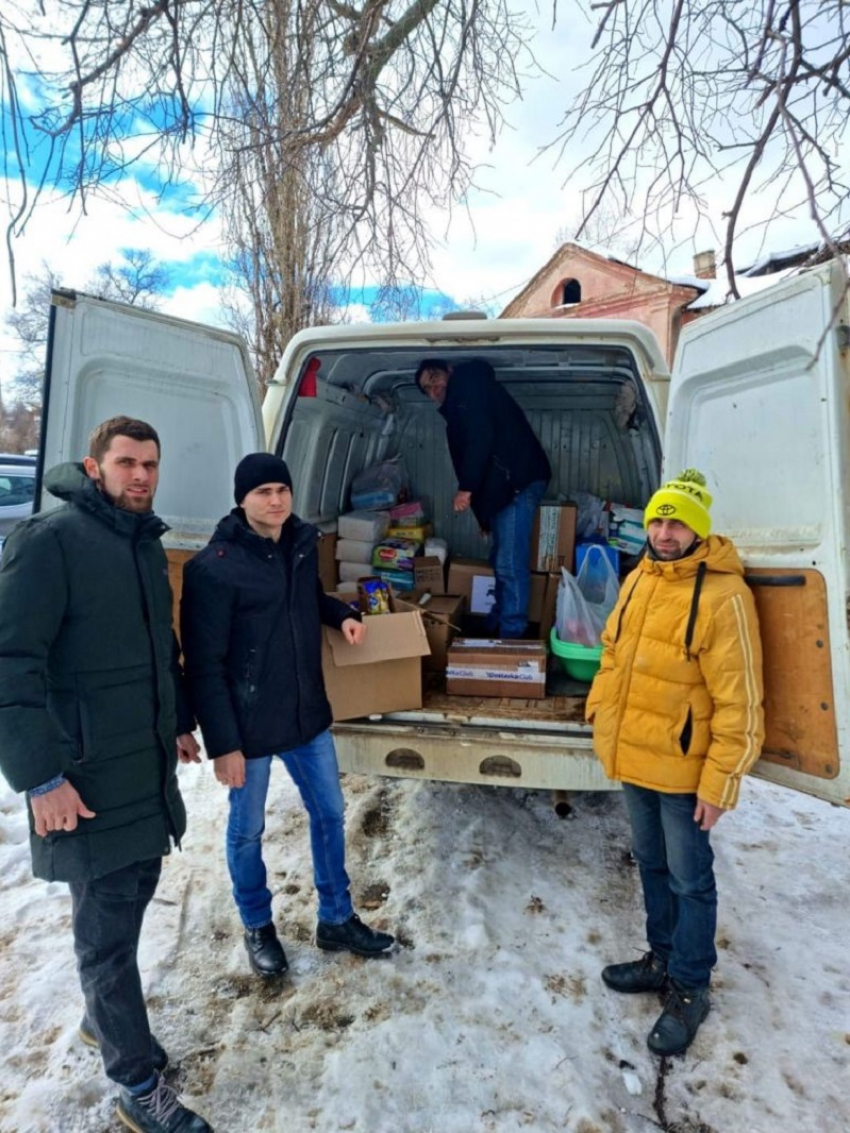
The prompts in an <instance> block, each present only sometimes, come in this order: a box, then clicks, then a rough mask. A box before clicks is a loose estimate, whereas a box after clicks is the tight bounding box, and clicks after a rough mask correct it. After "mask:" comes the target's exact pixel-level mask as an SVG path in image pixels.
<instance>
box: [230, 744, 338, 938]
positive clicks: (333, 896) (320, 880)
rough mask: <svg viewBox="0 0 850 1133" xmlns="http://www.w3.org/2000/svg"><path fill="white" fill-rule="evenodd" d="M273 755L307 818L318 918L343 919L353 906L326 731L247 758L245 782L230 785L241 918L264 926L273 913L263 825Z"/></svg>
mask: <svg viewBox="0 0 850 1133" xmlns="http://www.w3.org/2000/svg"><path fill="white" fill-rule="evenodd" d="M274 758H278V759H281V760H283V763H284V765H285V766H286V770H287V771H288V772H289V774H290V776H291V778H292V781H293V782H294V783H295V786H296V787H297V788H298V791H299V793H300V795H301V800H302V802H303V803H304V806H305V807H306V809H307V814H308V815H309V818H310V848H311V850H312V852H313V880H314V882H315V885H316V889H317V891H318V894H319V920H320V921H324V922H325V923H327V924H342V923H343V922H344V921H347V920H348V918H349V917H350V916H351V914H352V912H353V911H354V910H353V909H352V907H351V895H350V893H349V885H350V883H349V880H348V874H347V873H346V872H345V804H344V800H343V797H342V789H341V787H340V785H339V767H338V766H337V762H336V750H335V749H334V742H333V737H332V736H331V733H330V732H329V731H325V732H322V733H321V734H320V735H318V736H316V738H315V739H314V740H310V742H309V743H306V744H302V745H301V746H300V747H296V748H293V749H292V750H291V751H284V752H281V753H280V754H279V755H278V756H277V757H275V756H271V755H266V756H262V757H261V758H259V759H246V760H245V786H244V787H239V788H238V789H232V790H231V791H230V818H229V820H228V823H227V842H226V848H227V866H228V869H229V870H230V879H231V881H232V882H233V896H234V898H235V900H236V906H237V908H238V909H239V915H240V916H241V917H242V923H243V924H244V925H245V927H246V928H262V927H263V925H267V924H270V923H271V919H272V895H271V891H270V890H269V888H268V885H267V884H266V866H265V862H264V861H263V831H264V830H265V826H266V796H267V794H268V790H269V776H270V773H271V764H272V759H274Z"/></svg>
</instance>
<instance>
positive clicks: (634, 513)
mask: <svg viewBox="0 0 850 1133" xmlns="http://www.w3.org/2000/svg"><path fill="white" fill-rule="evenodd" d="M609 514H610V519H609V523H608V542H609V543H610V544H611V546H612V547H617V548H618V549H619V550H621V551H622V552H623V553H624V554H626V555H639V554H640V553H641V551H642V550H643V548H644V547H645V546H646V530H645V528H644V526H643V512H642V511H641V510H640V509H639V508H634V507H625V506H624V505H623V504H613V503H612V504H611V505H610V509H609Z"/></svg>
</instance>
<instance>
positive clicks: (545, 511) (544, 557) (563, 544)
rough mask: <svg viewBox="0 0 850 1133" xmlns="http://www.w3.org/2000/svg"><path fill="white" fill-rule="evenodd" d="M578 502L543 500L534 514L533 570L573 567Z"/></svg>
mask: <svg viewBox="0 0 850 1133" xmlns="http://www.w3.org/2000/svg"><path fill="white" fill-rule="evenodd" d="M576 512H577V508H576V505H575V504H553V503H546V502H544V503H542V504H541V505H540V507H539V508H538V509H537V511H536V512H535V515H534V526H533V527H532V529H531V569H532V570H536V571H546V572H548V571H555V570H558V569H559V568H560V567H566V568H567V570H568V571H572V569H573V556H574V553H575V543H576Z"/></svg>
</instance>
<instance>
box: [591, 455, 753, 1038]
mask: <svg viewBox="0 0 850 1133" xmlns="http://www.w3.org/2000/svg"><path fill="white" fill-rule="evenodd" d="M711 499H712V497H711V495H710V494H709V493H708V491H707V490H706V486H705V478H704V477H703V476H702V475H701V474H700V473H699V472H695V471H694V470H692V469H688V470H687V471H685V472H683V473H682V474H681V476H680V477H679V478H678V479H677V480H671V481H669V482H668V483H666V484H664V485H662V487H661V488H660V489H659V490H658V491H657V492H656V493H655V495H654V496H653V497H652V499H651V500H650V501H649V504H648V505H647V508H646V511H645V513H644V526H645V527H646V529H647V553H646V555H645V557H644V558H643V559H642V560H641V562H640V563H639V565H638V566H637V568H636V569H635V570H634V571H633V572H632V573H631V574H630V575H629V576H628V578H627V579H626V580H625V582H624V583H623V586H622V589H621V591H620V597H619V600H618V602H617V605H616V606H615V608H614V610H613V612H612V613H611V616H610V618H609V619H608V622H607V625H606V626H605V631H604V633H603V635H602V644H603V651H602V663H601V666H600V669H599V673H598V674H597V676H596V679H595V680H594V682H593V687H592V688H591V690H590V695H589V696H588V699H587V718H588V720H589V721H591V722H592V724H593V741H594V749H595V751H596V754H597V755H598V757H599V759H600V760H601V761H602V764H603V766H604V768H605V772H606V774H607V775H608V776H609V778H611V779H618V780H620V781H621V782H622V783H623V793H624V796H625V800H626V806H627V808H628V813H629V820H630V822H631V826H632V845H633V853H634V856H635V860H636V861H637V863H638V866H639V868H640V876H641V882H642V884H643V895H644V904H645V907H646V933H647V939H648V943H649V951H648V952H647V953H646V954H645V955H644V956H643V958H642V959H641V960H636V961H632V962H629V963H623V964H612V965H609V966H608V967H607V968H605V969H604V970H603V972H602V979H603V980H604V981H605V983H606V984H607V985H608V987H610V988H613V989H614V990H615V991H622V992H640V991H660V990H663V989H667V990H668V996H667V1000H666V1003H665V1007H664V1011H663V1012H662V1014H661V1016H660V1017H659V1019H658V1021H657V1022H656V1024H655V1026H654V1027H653V1029H652V1031H651V1032H650V1034H649V1037H648V1040H647V1041H648V1043H649V1047H650V1049H651V1050H652V1051H654V1052H655V1053H656V1054H660V1055H669V1054H678V1053H680V1052H681V1051H684V1050H686V1049H687V1047H688V1046H689V1045H690V1043H691V1042H692V1041H693V1038H694V1036H695V1035H696V1033H697V1029H698V1028H699V1025H700V1023H701V1022H702V1021H703V1019H704V1018H705V1017H706V1015H707V1014H708V1011H709V1007H710V1000H709V985H710V982H711V969H712V968H713V967H714V965H715V963H716V961H717V953H716V951H715V946H714V937H715V930H716V926H717V889H716V886H715V882H714V869H713V862H714V854H713V853H712V850H711V845H710V841H709V831H710V830H711V828H712V827H713V826H714V824H715V823H716V822H717V820H718V819H719V818H720V816H721V815H722V814H723V812H724V811H726V810H731V809H733V807H734V806H735V805H736V803H737V801H738V790H739V787H740V783H741V777H742V776H743V775H745V774H746V773H747V772H748V771H749V769H750V768H751V767H752V765H753V764H754V763H755V761H756V759H757V758H758V756H759V753H760V751H761V745H762V742H763V740H764V713H763V709H762V700H763V684H762V656H761V642H760V640H759V632H758V620H757V618H756V610H755V603H754V602H753V598H752V595H751V593H750V591H749V588H748V587H747V584H746V583H745V581H744V570H743V566H742V565H741V560H740V559H739V557H738V553H737V551H736V550H735V548H734V546H733V544H732V543H731V542H730V541H729V540H728V539H724V538H723V537H721V536H719V535H710V534H709V532H710V530H711V515H710V512H709V509H710V507H711Z"/></svg>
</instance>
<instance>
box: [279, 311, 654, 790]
mask: <svg viewBox="0 0 850 1133" xmlns="http://www.w3.org/2000/svg"><path fill="white" fill-rule="evenodd" d="M538 325H539V324H538ZM424 356H437V357H440V358H443V359H445V360H446V361H447V362H450V363H453V364H455V365H456V364H458V363H459V362H460V361H462V360H465V359H470V358H477V359H484V360H485V361H487V362H489V363H490V365H491V366H492V367H493V369H494V371H495V374H496V378H497V380H498V381H499V382H500V383H501V384H502V385H503V386H504V387H505V388H506V389H507V390H508V392H509V393H510V394H511V395H512V396H513V397H514V399H515V400H516V401H517V402H518V404H519V405H520V406H521V407H522V409H523V411H524V412H525V414H526V416H527V418H528V420H529V423H530V424H531V426H532V428H533V430H534V432H535V433H536V435H537V437H538V438H539V439H540V441H541V443H542V445H543V447H544V449H545V450H546V453H547V455H548V457H549V460H550V463H551V465H552V479H551V482H550V485H549V488H548V490H547V493H546V499H547V500H562V501H569V500H574V499H575V497H576V493H577V492H588V493H592V494H593V495H594V496H596V497H599V498H601V499H603V500H609V501H614V502H616V503H619V504H623V505H626V506H630V507H637V508H641V507H642V506H643V505H644V504H645V502H646V500H647V499H648V498H649V496H650V495H651V494H652V492H653V491H654V490H655V488H656V487H657V485H658V482H659V470H660V465H661V444H660V437H659V433H658V428H657V425H656V421H657V409H653V407H652V405H651V404H649V403H648V393H647V388H646V383H645V381H644V375H643V374H641V373H640V372H639V363H638V360H637V359H636V357H635V354H634V352H633V351H632V349H630V348H629V347H627V346H623V347H619V346H616V345H610V344H606V345H597V344H593V343H588V344H582V343H569V344H560V345H537V344H528V345H524V346H516V345H502V344H500V343H499V342H493V343H489V342H488V343H487V344H486V346H484V345H483V344H476V345H474V346H471V347H468V348H458V347H457V346H451V345H447V344H446V343H442V344H440V345H439V346H435V347H433V348H431V349H430V350H428V349H424V348H417V349H416V350H411V349H409V348H404V347H399V348H397V349H393V348H383V349H381V350H375V349H368V348H355V349H352V348H347V349H340V350H318V351H313V352H310V353H307V354H305V355H304V356H303V357H302V358H301V359H300V366H299V370H298V373H297V376H295V379H294V380H295V382H297V383H298V385H297V393H296V392H295V389H296V387H294V386H292V385H290V386H289V389H288V390H287V391H286V397H285V399H284V398H283V397H282V396H281V395H282V393H283V391H282V390H281V391H278V393H277V395H276V391H275V389H274V387H272V389H271V390H270V391H269V394H268V395H267V399H266V404H265V407H264V417H265V421H266V428H267V431H271V430H273V431H274V433H275V434H276V435H278V436H281V435H282V436H283V438H284V443H283V447H282V455H283V456H284V458H285V459H286V461H287V463H288V464H289V466H290V468H292V469H293V470H294V471H293V475H294V476H295V507H296V511H297V512H298V514H300V515H301V516H302V517H304V518H305V519H308V520H310V521H311V522H314V523H317V524H319V525H320V526H321V525H322V524H327V523H328V521H332V520H334V519H336V518H337V516H338V515H339V514H340V513H341V512H344V511H346V510H347V509H348V506H349V490H350V486H351V483H352V480H353V478H354V477H355V475H356V474H357V473H359V472H361V471H362V470H363V469H365V468H368V467H370V466H372V465H374V464H376V463H377V462H379V461H383V460H388V459H392V458H395V457H398V458H400V459H401V460H402V461H403V464H404V469H405V472H406V474H407V478H408V482H409V497H410V498H411V499H413V500H420V499H421V500H423V501H424V502H425V505H426V510H427V519H428V520H429V522H430V523H431V525H432V527H433V534H434V535H435V536H436V537H438V538H442V539H444V540H445V542H446V543H447V544H448V548H449V555H450V557H451V558H464V559H486V558H487V555H488V541H487V539H486V537H485V536H484V535H483V534H482V532H481V531H480V530H479V527H478V524H477V523H476V521H475V519H474V517H473V515H472V513H471V512H465V513H462V514H456V513H455V512H454V511H453V509H452V502H453V498H454V494H455V492H456V490H457V481H456V478H455V474H454V471H453V468H452V465H451V461H450V459H449V453H448V449H447V445H446V436H445V423H444V421H443V418H442V416H441V415H440V414H439V412H438V410H437V407H436V406H435V405H434V404H433V403H432V402H431V401H430V400H429V399H428V398H427V397H426V396H424V395H423V394H422V393H421V392H420V390H419V389H418V387H417V386H416V383H415V378H414V375H415V372H416V369H417V366H418V365H419V362H420V361H421V360H422V358H423V357H424ZM659 366H660V367H661V366H663V364H661V363H660V359H659ZM656 376H657V371H656ZM292 380H293V377H292V375H290V377H289V382H290V383H291V382H292ZM665 384H666V383H665ZM655 396H656V397H657V393H656V395H655ZM277 414H282V415H283V420H279V419H278V420H277V421H275V417H276V415H277ZM633 563H634V559H629V558H624V559H623V560H622V566H621V570H622V572H623V573H625V572H626V571H627V570H628V569H630V567H631V566H632V565H633ZM365 573H367V574H368V573H370V572H369V570H366V571H365ZM482 626H483V620H481V619H475V618H470V617H469V616H467V617H466V618H465V620H464V623H463V627H462V628H463V630H464V632H465V633H471V634H472V635H473V636H482V637H486V636H487V635H486V633H485V632H484V630H483V628H482ZM532 628H533V630H534V631H535V632H536V631H537V629H538V627H537V626H533V627H532ZM548 629H549V627H548V626H546V627H542V630H541V637H543V638H545V637H546V636H548ZM588 687H589V685H588V684H587V683H584V682H581V681H575V680H573V679H571V678H570V677H569V676H568V675H567V674H566V673H565V672H564V670H563V668H562V666H561V665H560V663H559V662H558V660H557V658H550V660H549V667H548V673H547V680H546V696H545V698H543V699H537V698H523V697H521V696H516V697H504V698H500V697H492V696H451V695H447V693H446V691H445V677H444V675H442V674H439V673H433V672H426V673H425V676H424V685H423V706H422V708H421V709H417V710H413V711H402V712H394V713H388V714H386V715H384V716H382V717H381V719H380V720H379V721H365V720H364V721H358V722H345V723H339V724H337V725H336V732H337V734H338V736H339V738H340V741H341V742H340V745H339V746H340V759H341V762H342V763H343V765H344V766H346V767H347V768H348V769H350V770H359V771H371V772H375V771H380V772H381V773H383V774H390V775H392V774H396V775H421V776H424V777H428V778H440V779H450V780H451V779H456V780H459V781H470V780H472V781H483V782H500V783H504V782H505V781H506V780H507V781H510V780H513V781H515V782H522V783H523V784H524V785H526V786H536V787H564V788H566V787H567V786H569V787H572V788H575V787H577V786H582V787H585V788H588V787H593V788H594V789H601V788H607V787H609V786H611V785H612V784H610V783H609V782H608V780H606V779H605V778H604V776H603V775H602V774H601V771H600V770H599V768H598V766H597V764H596V760H595V759H594V757H593V755H592V752H591V748H590V730H589V729H588V728H587V726H586V725H585V724H584V700H585V696H586V694H587V690H588ZM378 736H380V737H381V741H380V746H381V748H382V749H383V750H382V754H381V756H380V763H381V766H380V767H378V766H375V760H376V755H375V751H374V747H373V745H372V743H371V742H370V741H371V740H375V739H377V737H378ZM567 737H569V740H570V753H569V754H570V756H572V758H569V757H568V758H567V759H565V758H564V757H565V755H566V754H567V753H566V752H565V750H564V741H565V739H566V738H567ZM447 741H452V742H448V743H447ZM576 761H578V762H579V763H581V764H584V767H583V768H582V769H580V768H579V767H578V766H577V765H576ZM565 764H569V765H570V766H569V767H567V766H565Z"/></svg>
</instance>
